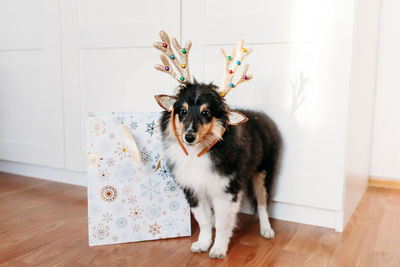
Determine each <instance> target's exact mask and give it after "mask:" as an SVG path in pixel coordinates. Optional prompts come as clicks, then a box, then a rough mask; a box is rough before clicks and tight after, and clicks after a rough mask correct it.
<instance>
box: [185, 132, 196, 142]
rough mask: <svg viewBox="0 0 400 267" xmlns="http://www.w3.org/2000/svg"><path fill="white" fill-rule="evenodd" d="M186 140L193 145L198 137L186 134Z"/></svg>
mask: <svg viewBox="0 0 400 267" xmlns="http://www.w3.org/2000/svg"><path fill="white" fill-rule="evenodd" d="M185 140H186V142H188V143H193V142H194V140H196V135H195V134H192V133H188V134H185Z"/></svg>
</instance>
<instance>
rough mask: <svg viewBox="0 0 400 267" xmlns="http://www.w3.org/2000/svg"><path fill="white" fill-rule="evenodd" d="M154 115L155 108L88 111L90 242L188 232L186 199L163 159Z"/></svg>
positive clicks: (133, 239)
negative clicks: (130, 142) (132, 147)
mask: <svg viewBox="0 0 400 267" xmlns="http://www.w3.org/2000/svg"><path fill="white" fill-rule="evenodd" d="M159 116H160V114H159V113H155V112H152V113H104V114H90V115H89V117H88V132H87V144H88V146H87V147H88V151H87V155H88V222H89V227H88V228H89V245H90V246H97V245H106V244H118V243H126V242H135V241H144V240H154V239H162V238H173V237H179V236H189V235H190V234H191V232H190V213H189V212H187V211H188V210H189V205H188V203H187V201H186V199H185V197H184V194H183V192H182V190H181V189H180V188H179V187H178V186H177V185H176V183H175V182H174V180H173V176H172V174H171V172H170V171H169V169H168V167H167V166H166V164H165V160H164V159H162V153H161V137H160V130H159V125H158V118H159ZM122 125H125V126H126V127H127V128H128V129H129V130H130V132H131V134H132V136H133V137H134V139H135V141H136V144H137V146H138V149H139V153H140V158H141V162H140V164H141V170H138V169H137V166H136V164H135V162H134V160H133V158H132V156H131V154H130V151H129V148H128V146H127V144H126V141H125V137H124V135H123V133H122ZM160 158H161V161H160V163H161V164H160V165H159V168H158V169H157V170H156V168H157V165H158V163H159V160H160ZM155 170H156V171H155Z"/></svg>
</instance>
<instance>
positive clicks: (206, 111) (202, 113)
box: [201, 110, 210, 117]
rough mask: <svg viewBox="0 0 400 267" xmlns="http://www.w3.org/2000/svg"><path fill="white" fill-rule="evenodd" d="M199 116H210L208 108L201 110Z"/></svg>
mask: <svg viewBox="0 0 400 267" xmlns="http://www.w3.org/2000/svg"><path fill="white" fill-rule="evenodd" d="M201 116H203V117H208V116H210V111H208V110H203V111H202V112H201Z"/></svg>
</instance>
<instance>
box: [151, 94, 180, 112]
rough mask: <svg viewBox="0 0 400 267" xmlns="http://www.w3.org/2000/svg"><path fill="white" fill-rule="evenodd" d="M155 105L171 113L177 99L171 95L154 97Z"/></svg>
mask: <svg viewBox="0 0 400 267" xmlns="http://www.w3.org/2000/svg"><path fill="white" fill-rule="evenodd" d="M154 98H155V99H156V101H157V103H158V104H159V105H160V107H162V108H163V109H165V110H166V111H168V112H171V111H172V108H173V107H174V104H175V102H176V99H177V97H176V96H172V95H155V96H154Z"/></svg>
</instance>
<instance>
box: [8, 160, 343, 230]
mask: <svg viewBox="0 0 400 267" xmlns="http://www.w3.org/2000/svg"><path fill="white" fill-rule="evenodd" d="M0 171H1V172H7V173H13V174H18V175H23V176H28V177H33V178H39V179H45V180H49V181H55V182H61V183H67V184H73V185H80V186H87V177H86V173H83V172H75V171H70V170H65V169H58V168H50V167H43V166H37V165H31V164H25V163H16V162H9V161H2V160H0ZM242 212H243V213H247V214H251V213H252V212H251V209H250V207H249V205H248V204H246V205H244V207H243V209H242ZM269 215H270V216H271V217H272V218H275V219H279V220H284V221H290V222H297V223H304V224H310V225H315V226H321V227H326V228H332V229H335V230H336V231H338V232H342V231H343V212H342V211H335V210H326V209H320V208H315V207H308V206H301V205H296V204H292V203H284V202H276V201H272V203H271V204H270V207H269Z"/></svg>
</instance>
